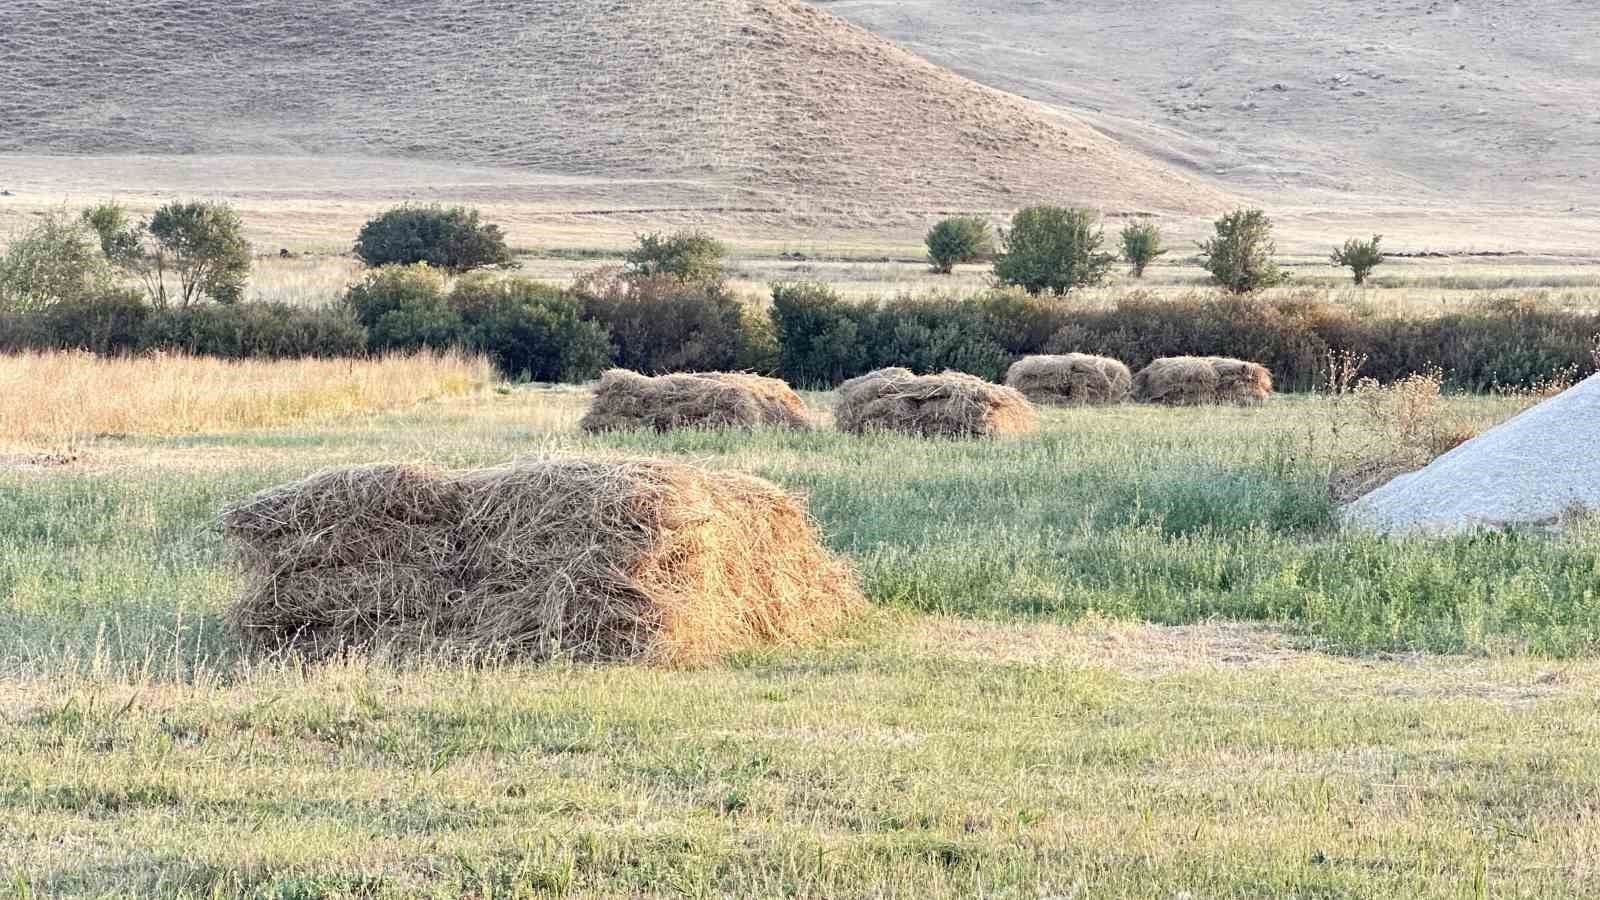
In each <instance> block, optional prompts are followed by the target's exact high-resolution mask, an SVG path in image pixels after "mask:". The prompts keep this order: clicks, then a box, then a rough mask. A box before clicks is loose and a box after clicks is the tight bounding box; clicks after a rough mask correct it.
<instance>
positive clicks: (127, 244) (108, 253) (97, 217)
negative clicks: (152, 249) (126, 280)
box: [83, 202, 144, 269]
mask: <svg viewBox="0 0 1600 900" xmlns="http://www.w3.org/2000/svg"><path fill="white" fill-rule="evenodd" d="M83 224H85V225H87V226H89V227H90V228H91V229H93V230H94V233H95V234H96V235H98V236H99V238H100V252H101V253H103V254H105V257H106V259H107V260H109V261H110V262H111V264H112V265H114V266H118V267H120V268H124V269H127V268H131V267H133V266H135V265H137V264H138V262H139V261H140V260H141V259H143V258H144V246H143V239H144V238H143V235H142V233H141V230H140V227H139V225H138V223H136V222H134V221H133V219H132V218H130V217H129V216H128V211H127V210H126V209H124V208H123V207H122V206H121V205H120V204H117V203H114V202H106V203H98V204H95V205H94V206H91V207H89V208H88V209H86V210H84V211H83Z"/></svg>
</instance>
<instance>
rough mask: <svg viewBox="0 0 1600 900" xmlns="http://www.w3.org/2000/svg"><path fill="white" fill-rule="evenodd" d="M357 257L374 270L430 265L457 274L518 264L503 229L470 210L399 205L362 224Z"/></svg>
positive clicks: (356, 247) (356, 250) (455, 207)
mask: <svg viewBox="0 0 1600 900" xmlns="http://www.w3.org/2000/svg"><path fill="white" fill-rule="evenodd" d="M355 254H356V256H357V257H359V258H360V259H361V261H362V262H364V263H366V264H367V265H369V266H373V267H377V266H389V265H400V266H409V265H414V264H416V263H427V264H428V265H430V266H433V267H434V268H437V269H443V270H445V271H447V272H451V273H454V274H458V275H459V274H461V273H463V272H470V271H472V270H473V269H483V268H489V267H509V266H511V265H512V263H513V261H512V256H511V250H510V249H509V248H508V247H506V238H505V235H504V234H503V233H502V232H501V231H500V226H498V225H487V224H484V223H483V222H482V221H480V219H479V216H478V211H477V210H475V209H469V208H467V207H465V206H452V207H450V208H448V209H446V208H444V207H442V206H437V205H435V206H409V205H408V206H397V207H395V208H394V209H391V210H389V211H387V212H385V213H383V214H382V215H379V216H377V217H376V218H373V219H371V220H369V221H368V222H367V223H366V224H365V225H363V226H361V233H360V234H359V235H357V237H356V245H355Z"/></svg>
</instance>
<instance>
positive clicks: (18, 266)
mask: <svg viewBox="0 0 1600 900" xmlns="http://www.w3.org/2000/svg"><path fill="white" fill-rule="evenodd" d="M111 281H112V273H111V268H110V267H109V266H108V265H106V261H105V257H104V255H103V254H102V253H101V252H100V248H99V246H97V241H96V239H95V235H94V232H92V231H90V230H89V229H88V228H87V227H85V226H84V225H83V223H82V222H80V221H78V220H77V219H75V218H74V217H73V216H72V215H71V214H70V213H68V212H66V211H64V210H63V211H60V212H48V213H45V214H44V215H43V216H42V217H40V219H39V220H38V221H37V222H36V223H34V225H33V227H31V228H29V229H28V230H27V231H25V232H23V233H22V234H21V235H18V236H17V237H15V238H13V239H12V240H11V243H10V244H8V245H7V246H6V252H5V255H4V256H0V309H11V310H18V311H31V310H38V309H43V308H45V307H49V306H52V305H54V304H57V303H62V302H71V301H76V300H81V299H84V298H86V297H89V296H91V295H93V294H96V293H99V292H101V291H103V290H105V289H106V288H108V287H110V285H111Z"/></svg>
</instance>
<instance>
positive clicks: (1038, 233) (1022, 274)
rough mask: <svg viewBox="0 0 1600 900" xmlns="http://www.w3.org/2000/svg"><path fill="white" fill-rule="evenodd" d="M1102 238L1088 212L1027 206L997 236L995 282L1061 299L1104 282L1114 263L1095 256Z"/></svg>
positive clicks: (1105, 256) (1104, 256) (1102, 255)
mask: <svg viewBox="0 0 1600 900" xmlns="http://www.w3.org/2000/svg"><path fill="white" fill-rule="evenodd" d="M1104 241H1105V234H1104V232H1103V231H1101V229H1100V228H1099V226H1098V217H1097V216H1096V214H1095V213H1094V211H1093V210H1088V209H1077V208H1071V209H1069V208H1064V207H1060V206H1030V207H1028V208H1027V209H1024V210H1021V211H1020V212H1018V213H1017V214H1016V215H1015V216H1013V217H1012V219H1011V227H1010V228H1009V229H1005V230H1003V231H1002V232H1001V233H1000V242H1001V244H1002V246H1003V250H1002V252H1001V253H1000V255H999V256H996V257H995V260H994V274H995V278H996V279H997V280H998V281H999V282H1000V283H1001V284H1007V285H1016V286H1017V287H1020V288H1022V289H1023V290H1026V291H1027V292H1028V293H1030V294H1040V293H1051V294H1065V293H1067V292H1069V291H1071V290H1072V289H1073V288H1078V287H1085V286H1089V285H1096V284H1099V283H1100V282H1102V281H1104V280H1105V277H1106V272H1107V271H1108V270H1109V269H1110V268H1111V264H1112V263H1113V262H1114V261H1115V259H1116V258H1115V257H1113V256H1112V255H1111V254H1109V253H1102V252H1101V251H1100V247H1101V244H1102V243H1104Z"/></svg>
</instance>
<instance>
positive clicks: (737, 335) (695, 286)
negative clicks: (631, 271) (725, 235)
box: [573, 270, 754, 374]
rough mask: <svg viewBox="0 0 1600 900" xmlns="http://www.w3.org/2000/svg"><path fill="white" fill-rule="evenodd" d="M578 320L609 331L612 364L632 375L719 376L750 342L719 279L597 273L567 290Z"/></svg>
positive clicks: (739, 308)
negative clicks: (575, 301)
mask: <svg viewBox="0 0 1600 900" xmlns="http://www.w3.org/2000/svg"><path fill="white" fill-rule="evenodd" d="M573 290H574V292H575V293H576V294H577V295H578V296H579V297H580V298H581V299H582V301H583V309H584V316H585V317H586V318H588V319H592V320H594V321H597V322H600V323H601V324H602V325H604V326H605V328H606V329H607V330H609V331H610V333H611V340H612V343H613V344H614V345H615V347H616V364H617V365H619V366H621V367H623V368H625V369H632V370H633V371H635V372H643V373H646V374H660V373H664V372H685V371H698V372H721V371H728V370H731V369H736V368H738V367H739V363H740V361H741V356H742V354H743V353H744V351H745V348H746V347H747V345H749V344H750V343H751V341H752V340H753V339H754V338H753V336H751V335H748V334H747V333H746V331H745V322H746V320H747V316H746V313H745V308H744V307H745V305H744V303H742V302H741V301H740V300H739V298H738V297H736V296H734V294H733V292H732V291H731V290H730V289H729V288H728V287H727V286H726V285H725V284H723V283H722V282H720V281H684V280H679V279H678V278H676V277H674V276H671V275H665V274H657V275H631V276H630V275H626V274H619V273H617V272H616V271H614V270H602V271H600V272H597V273H594V274H592V275H590V276H589V277H587V278H584V279H581V280H580V281H579V282H578V284H577V285H576V286H575V287H574V288H573Z"/></svg>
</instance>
